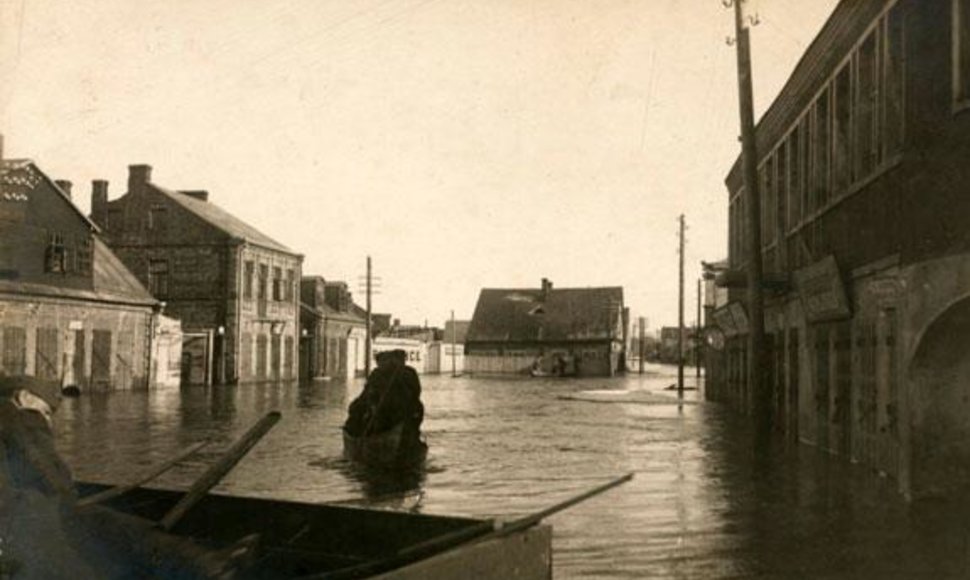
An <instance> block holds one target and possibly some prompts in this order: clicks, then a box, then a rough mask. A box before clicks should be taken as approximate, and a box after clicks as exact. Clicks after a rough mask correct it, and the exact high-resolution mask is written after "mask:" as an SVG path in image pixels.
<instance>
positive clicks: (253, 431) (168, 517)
mask: <svg viewBox="0 0 970 580" xmlns="http://www.w3.org/2000/svg"><path fill="white" fill-rule="evenodd" d="M280 417H281V415H280V412H279V411H272V412H270V413H267V414H266V416H265V417H263V418H262V419H260V420H259V422H257V423H256V424H255V425H253V426H252V427H251V428H250V429H249V431H247V432H246V434H245V435H243V436H242V437H240V438H239V440H238V441H236V442H235V443H234V444H233V446H232V447H230V448H229V450H228V451H226V452H225V453H224V454H223V455H222V457H221V458H220V459H219V461H217V462H215V463H214V464H212V465H211V466H210V467H209V469H207V470H206V471H205V473H203V474H202V475H201V476H200V477H199V479H197V480H196V481H195V483H194V484H192V487H190V488H189V491H187V492H186V493H185V495H184V496H183V497H182V499H181V500H179V502H178V503H177V504H175V506H174V507H173V508H172V509H170V510H168V513H166V514H165V516H164V517H163V518H162V519H161V520H160V521H159V522H158V526H159V527H160V528H162V529H163V530H166V531H167V530H171V529H172V528H173V527H175V524H177V523H178V522H179V520H181V519H182V517H183V516H184V515H185V514H186V512H188V511H189V510H190V509H191V508H192V506H194V505H195V504H196V503H198V501H199V500H200V499H202V498H203V497H205V495H206V494H207V493H209V490H210V489H212V488H213V487H215V485H216V484H217V483H219V481H220V480H221V479H222V478H223V477H224V476H225V475H226V474H227V473H229V470H231V469H232V468H233V467H235V465H236V464H237V463H239V460H240V459H242V458H243V456H245V455H246V453H247V452H248V451H249V450H250V449H252V447H253V445H256V443H257V442H258V441H259V440H260V439H261V438H262V437H263V435H265V434H266V433H267V432H268V431H269V430H270V429H272V428H273V426H274V425H276V423H277V422H279V420H280Z"/></svg>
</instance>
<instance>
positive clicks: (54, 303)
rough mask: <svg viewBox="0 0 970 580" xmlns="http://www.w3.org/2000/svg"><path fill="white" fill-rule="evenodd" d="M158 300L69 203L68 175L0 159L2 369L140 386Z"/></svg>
mask: <svg viewBox="0 0 970 580" xmlns="http://www.w3.org/2000/svg"><path fill="white" fill-rule="evenodd" d="M158 307H159V304H158V301H156V300H155V299H154V298H152V296H151V295H150V294H149V293H148V292H147V291H146V290H145V288H144V287H143V286H142V285H141V284H140V283H139V282H138V280H137V279H136V278H135V277H134V276H133V275H132V274H131V273H130V272H129V271H128V270H127V269H126V268H125V266H124V265H123V264H122V263H121V261H120V260H119V259H118V258H117V257H116V256H115V255H114V254H113V253H112V252H111V250H110V249H108V246H107V245H105V243H104V242H103V241H102V240H101V239H100V238H99V236H98V228H97V226H95V224H94V223H93V222H91V221H90V220H89V219H88V218H87V217H85V216H84V214H83V213H81V211H80V210H79V209H78V208H77V206H75V205H74V203H73V202H72V201H71V184H70V182H67V181H58V182H54V181H52V180H51V179H49V178H48V177H47V176H46V175H45V174H44V172H43V171H41V170H40V169H39V168H38V167H37V165H35V164H34V163H33V162H31V161H27V160H21V161H14V160H2V161H0V354H2V357H0V374H8V375H24V374H26V375H33V376H37V377H42V378H47V379H52V380H55V381H57V382H59V383H60V384H61V385H63V386H67V385H75V386H77V387H78V388H80V389H81V390H82V391H85V390H108V389H144V388H147V387H148V386H149V385H151V384H153V383H154V377H153V376H152V365H151V358H152V356H151V353H152V338H153V334H154V331H155V328H156V322H157V321H158V319H157V317H156V315H155V312H156V311H157V309H158ZM162 370H164V369H162Z"/></svg>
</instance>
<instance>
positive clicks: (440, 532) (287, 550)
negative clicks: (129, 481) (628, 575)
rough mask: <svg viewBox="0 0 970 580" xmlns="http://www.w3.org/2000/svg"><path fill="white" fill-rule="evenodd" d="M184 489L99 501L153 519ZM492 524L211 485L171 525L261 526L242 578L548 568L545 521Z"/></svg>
mask: <svg viewBox="0 0 970 580" xmlns="http://www.w3.org/2000/svg"><path fill="white" fill-rule="evenodd" d="M78 489H79V493H80V494H81V495H82V496H84V495H88V494H93V493H97V492H102V491H104V490H106V489H109V486H106V485H100V484H90V483H89V484H79V485H78ZM182 497H183V493H181V492H176V491H163V490H158V489H149V488H144V487H140V488H137V489H134V490H132V491H129V492H128V493H126V494H125V495H123V496H119V497H115V498H112V499H110V500H106V501H105V502H104V505H106V506H108V507H110V508H113V509H115V510H118V511H120V512H123V513H127V514H130V515H134V516H138V517H141V518H145V519H148V520H154V521H158V520H159V519H161V518H162V517H163V516H164V515H165V514H166V513H167V512H168V511H169V510H170V509H171V508H172V507H173V506H174V505H175V504H176V503H177V502H178V501H179V500H180V499H181V498H182ZM492 529H493V528H492V526H491V522H489V521H487V520H477V519H470V518H458V517H446V516H432V515H421V514H411V513H401V512H391V511H382V510H368V509H361V508H354V507H345V506H335V505H325V504H308V503H299V502H291V501H277V500H268V499H258V498H246V497H233V496H226V495H219V494H213V493H210V494H207V495H206V496H205V497H204V498H202V499H201V500H200V501H199V502H198V503H197V504H196V505H195V507H193V509H192V511H191V512H189V513H187V514H186V515H185V517H184V518H183V519H182V520H180V521H179V522H178V524H177V525H175V526H174V527H173V528H172V530H171V533H173V534H175V535H176V536H179V537H182V538H187V539H191V540H192V541H193V542H195V543H198V544H200V545H203V546H207V547H210V548H213V549H222V548H226V547H229V546H232V545H233V544H234V542H236V541H238V540H239V539H240V538H242V537H244V536H246V535H249V534H252V533H253V532H256V533H258V534H259V540H258V543H257V547H256V558H255V559H254V560H255V562H254V564H253V567H252V568H251V569H247V570H246V572H245V574H244V576H243V577H245V578H249V577H252V578H383V579H387V580H390V579H394V580H410V579H418V578H424V579H431V580H435V579H445V578H484V579H486V580H487V579H500V578H502V579H512V580H516V579H518V580H540V579H542V580H547V579H548V578H551V577H552V530H551V528H550V527H549V526H546V525H533V526H530V527H528V528H526V529H522V530H518V531H515V532H513V533H510V534H508V535H501V536H499V535H494V534H493V535H489V532H490V531H491V530H492ZM476 540H478V541H476ZM415 547H420V548H421V549H414V548H415Z"/></svg>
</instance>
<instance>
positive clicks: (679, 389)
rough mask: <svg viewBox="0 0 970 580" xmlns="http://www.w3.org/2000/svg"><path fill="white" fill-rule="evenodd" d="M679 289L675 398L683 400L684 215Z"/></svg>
mask: <svg viewBox="0 0 970 580" xmlns="http://www.w3.org/2000/svg"><path fill="white" fill-rule="evenodd" d="M679 278H680V287H679V292H678V293H677V299H678V300H677V321H678V322H677V397H678V398H680V399H683V398H684V214H680V277H679Z"/></svg>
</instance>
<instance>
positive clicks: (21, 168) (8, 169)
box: [0, 159, 101, 232]
mask: <svg viewBox="0 0 970 580" xmlns="http://www.w3.org/2000/svg"><path fill="white" fill-rule="evenodd" d="M41 180H43V181H45V182H46V183H47V184H48V185H49V186H50V188H51V189H53V190H54V191H55V192H56V193H57V194H58V195H60V196H61V198H63V199H64V201H65V203H67V204H68V205H69V206H70V207H71V209H72V210H74V213H76V214H77V215H78V217H80V218H81V220H82V221H84V223H85V224H87V226H88V227H89V228H90V229H91V231H92V232H100V231H101V229H100V228H99V227H98V226H97V224H95V223H94V222H93V221H91V218H89V217H88V216H86V215H84V212H83V211H81V208H79V207H78V206H76V205H74V200H72V199H71V196H70V195H68V194H67V192H65V191H64V190H63V189H61V186H59V185H57V182H55V181H54V180H53V179H51V178H50V176H49V175H47V174H46V173H44V171H43V170H42V169H41V168H40V167H37V164H36V163H34V162H33V161H32V160H30V159H0V184H3V185H27V186H29V187H30V188H31V189H33V188H34V186H35V185H37V183H39V182H40V181H41Z"/></svg>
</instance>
